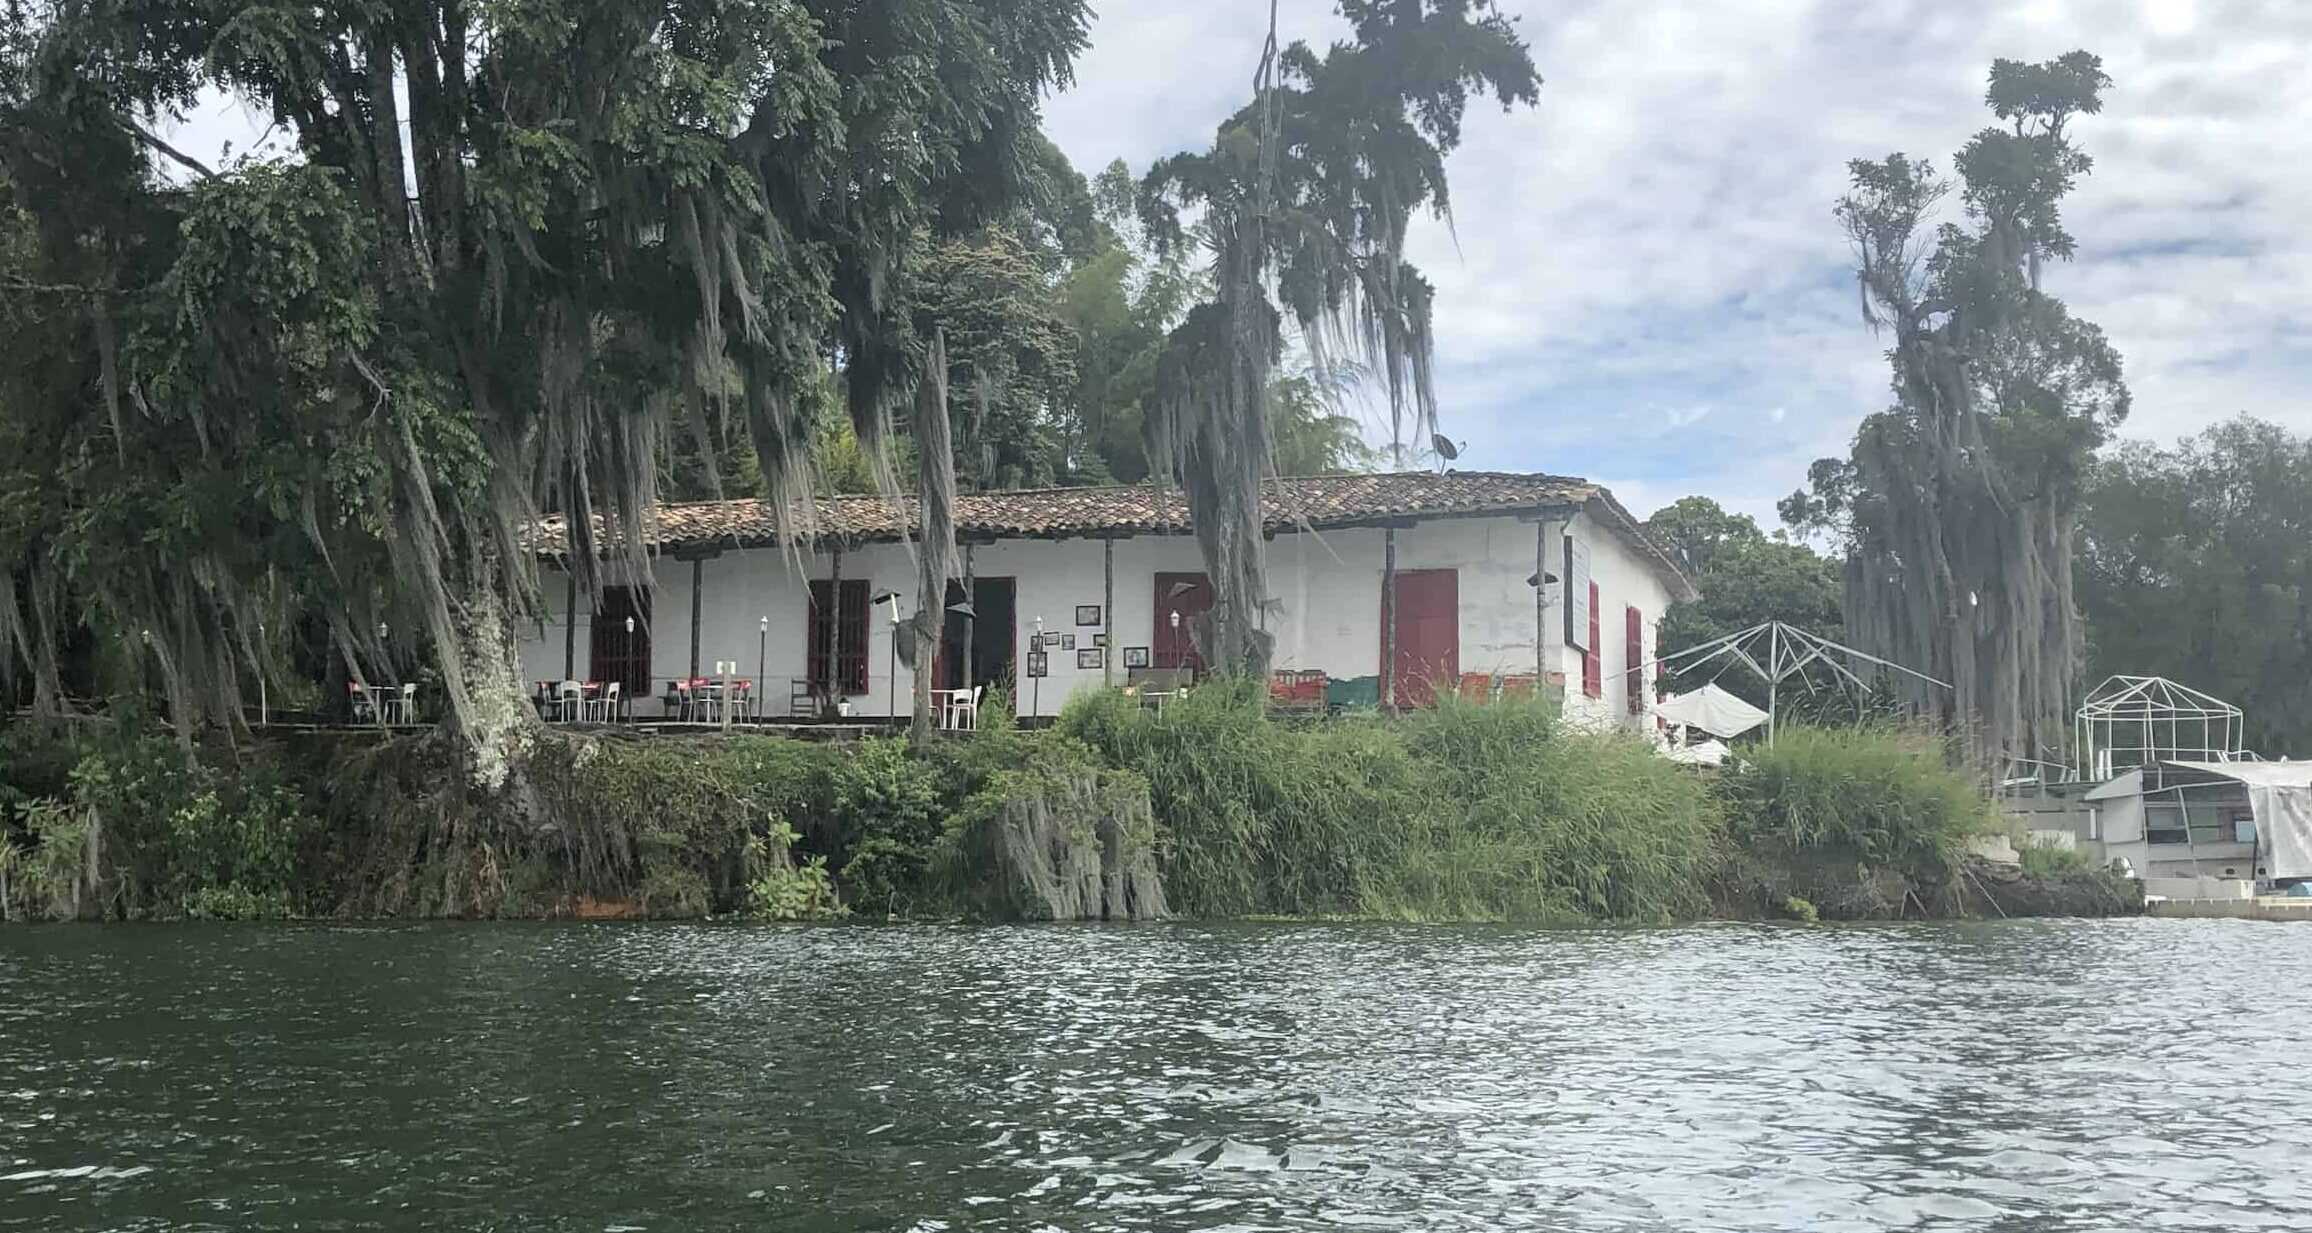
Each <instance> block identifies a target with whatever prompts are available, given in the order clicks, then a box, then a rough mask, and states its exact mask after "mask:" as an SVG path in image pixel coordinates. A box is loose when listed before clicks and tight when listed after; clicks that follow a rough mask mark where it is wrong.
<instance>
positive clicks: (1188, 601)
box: [1150, 574, 1212, 676]
mask: <svg viewBox="0 0 2312 1233" xmlns="http://www.w3.org/2000/svg"><path fill="white" fill-rule="evenodd" d="M1211 610H1212V580H1211V579H1209V578H1207V577H1205V576H1204V575H1202V574H1158V575H1156V637H1155V640H1154V643H1153V645H1154V647H1155V654H1154V656H1153V658H1154V659H1155V661H1156V662H1155V663H1154V664H1152V665H1150V666H1151V667H1156V668H1194V669H1195V670H1196V674H1197V675H1198V676H1202V675H1204V656H1202V655H1200V654H1198V653H1197V651H1196V642H1195V639H1194V638H1193V637H1191V633H1192V631H1193V630H1194V629H1195V626H1196V618H1198V617H1200V616H1203V615H1204V614H1205V613H1207V612H1210V611H1211ZM1175 613H1177V614H1178V615H1179V617H1180V619H1179V620H1178V621H1174V620H1173V619H1172V617H1173V615H1174V614H1175Z"/></svg>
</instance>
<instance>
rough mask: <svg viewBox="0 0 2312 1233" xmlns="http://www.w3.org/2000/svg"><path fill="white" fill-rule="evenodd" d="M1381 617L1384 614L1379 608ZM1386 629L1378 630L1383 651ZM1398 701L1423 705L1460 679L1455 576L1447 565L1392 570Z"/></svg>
mask: <svg viewBox="0 0 2312 1233" xmlns="http://www.w3.org/2000/svg"><path fill="white" fill-rule="evenodd" d="M1383 615H1384V618H1385V617H1386V614H1385V613H1384V614H1383ZM1388 637H1389V631H1388V628H1387V627H1386V626H1385V625H1384V626H1383V628H1382V630H1381V638H1382V641H1383V648H1382V650H1383V653H1384V654H1386V653H1387V646H1386V643H1387V640H1388ZM1394 667H1395V673H1396V680H1397V691H1396V692H1397V697H1396V702H1395V704H1396V705H1398V706H1427V705H1429V704H1430V703H1431V702H1434V701H1436V698H1437V691H1438V690H1439V689H1443V690H1445V691H1446V692H1448V693H1450V692H1452V691H1453V690H1454V688H1455V687H1456V686H1457V685H1458V684H1459V682H1460V679H1461V575H1460V573H1459V571H1456V570H1450V569H1405V570H1399V571H1397V662H1396V664H1395V666H1394Z"/></svg>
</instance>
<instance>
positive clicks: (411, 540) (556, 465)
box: [0, 0, 1090, 765]
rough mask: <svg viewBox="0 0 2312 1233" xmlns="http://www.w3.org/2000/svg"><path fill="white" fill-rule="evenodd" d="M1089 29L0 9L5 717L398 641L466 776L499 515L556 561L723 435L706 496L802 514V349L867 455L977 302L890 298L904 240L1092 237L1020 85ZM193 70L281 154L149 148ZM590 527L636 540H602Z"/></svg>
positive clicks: (580, 553)
mask: <svg viewBox="0 0 2312 1233" xmlns="http://www.w3.org/2000/svg"><path fill="white" fill-rule="evenodd" d="M1089 19H1090V12H1089V9H1088V8H1087V6H1086V5H1085V4H1084V3H1083V0H890V2H887V3H877V4H872V5H859V4H852V3H847V2H839V0H731V2H730V3H718V4H710V5H698V4H687V3H662V2H657V0H614V2H612V3H592V2H589V3H572V2H570V0H539V2H537V3H525V4H518V5H481V6H476V5H473V4H468V3H464V2H463V0H457V2H451V0H420V2H414V3H402V4H395V5H353V6H338V7H327V8H319V9H312V10H290V9H283V8H267V7H263V6H257V7H252V6H248V5H216V4H208V3H195V2H191V0H155V2H154V3H146V4H139V5H135V6H127V7H124V6H119V5H105V4H98V5H84V4H36V5H33V6H30V7H29V8H24V9H21V11H19V10H18V9H16V8H12V9H11V10H10V19H9V20H8V21H7V22H6V23H5V36H4V37H0V258H4V260H0V276H4V277H5V280H6V281H5V285H4V289H0V325H4V326H6V327H7V329H8V331H9V334H10V337H11V338H12V339H13V340H15V342H16V344H17V345H15V346H12V347H11V348H10V349H9V350H8V352H7V353H6V354H5V356H0V578H5V579H6V582H5V583H0V643H5V645H6V647H7V651H8V653H7V654H6V655H5V656H0V669H7V670H13V669H18V668H28V669H29V670H30V671H29V676H30V678H31V692H32V694H33V696H34V698H35V700H36V701H37V702H38V703H40V705H41V706H42V707H43V709H59V708H61V706H62V702H63V698H64V696H65V695H66V694H67V693H80V694H90V693H96V694H110V693H122V694H140V693H146V692H150V693H153V694H159V695H164V696H165V697H166V699H167V702H168V712H167V713H168V714H169V716H170V718H171V719H172V721H174V722H176V723H179V724H181V725H183V726H184V727H185V728H186V730H187V732H188V733H189V732H190V731H191V730H192V729H194V728H196V727H199V726H201V725H202V724H203V722H204V721H212V720H214V721H222V722H227V723H230V722H235V721H236V720H237V717H238V715H239V714H240V711H241V708H242V704H243V703H244V701H245V697H244V695H245V694H248V693H252V692H254V690H252V689H251V688H250V687H251V686H252V685H253V684H254V682H255V681H256V680H257V679H259V678H260V677H266V678H270V679H273V680H275V681H276V682H277V683H278V681H279V680H280V679H281V678H283V677H286V676H288V675H290V667H291V665H292V664H303V665H306V666H308V667H309V670H310V666H312V665H321V664H343V663H345V662H346V661H347V660H348V659H349V658H350V659H352V660H354V661H357V662H358V663H359V664H360V665H361V667H362V669H363V670H364V671H365V674H366V675H367V676H369V677H370V678H371V679H386V680H399V679H403V675H404V671H403V670H405V669H406V668H407V666H408V663H409V662H410V661H411V660H413V659H417V658H421V657H422V658H425V659H428V660H430V661H431V663H432V665H433V668H434V670H435V671H436V672H437V673H438V674H439V675H440V677H441V678H442V682H443V686H444V688H443V690H442V696H443V697H444V699H445V701H446V702H447V703H448V705H449V709H450V710H451V712H452V713H453V715H454V717H455V718H456V720H457V721H458V724H459V728H460V732H461V735H464V736H466V737H467V738H468V739H470V740H471V741H473V742H474V743H475V745H476V747H482V746H485V745H486V746H488V747H490V749H491V751H492V762H491V765H495V764H496V759H497V757H498V756H499V755H502V754H503V752H504V749H503V746H504V745H506V744H509V743H512V741H513V739H514V738H511V737H510V736H508V735H507V733H506V732H505V730H504V728H505V723H504V721H503V719H502V718H501V716H503V715H506V714H510V713H511V708H509V707H505V706H502V705H498V704H501V703H503V702H504V700H505V697H506V696H507V695H509V694H511V693H512V692H513V691H514V690H515V688H516V686H515V685H514V683H513V681H512V673H511V671H510V670H509V669H510V665H508V664H507V663H506V662H505V658H504V642H503V639H502V638H501V637H499V634H500V631H501V630H502V628H503V626H502V624H501V623H500V620H499V619H498V618H500V617H503V616H506V615H516V616H518V615H521V614H523V613H524V611H525V610H526V608H527V607H528V606H529V604H530V602H531V601H532V600H533V598H534V596H533V595H532V586H533V583H534V576H533V570H532V563H531V562H532V558H531V554H530V553H529V552H528V551H527V550H526V548H525V547H524V546H523V545H522V540H523V532H524V527H525V524H526V523H527V522H528V521H529V520H530V519H531V518H532V517H533V516H534V514H535V513H536V512H537V511H539V510H541V509H544V510H553V511H560V512H565V513H569V514H573V515H577V516H578V517H576V518H575V519H574V523H575V527H576V536H577V538H579V539H580V540H581V541H582V542H580V543H578V544H576V545H574V547H575V548H576V549H577V551H576V552H574V553H573V554H572V557H571V559H572V560H574V561H575V562H576V563H577V564H578V568H579V570H580V572H581V573H582V574H585V575H587V576H585V577H583V578H582V579H581V581H582V582H583V583H585V584H586V585H588V586H591V585H592V584H593V583H594V582H596V581H597V579H596V578H594V577H593V576H591V575H592V571H593V570H594V569H595V567H596V562H597V561H598V559H599V557H600V555H601V554H598V553H597V552H596V551H595V549H596V548H597V547H598V546H599V543H598V541H595V540H594V539H593V538H592V535H593V531H594V527H595V523H594V521H593V517H594V516H599V517H600V518H602V519H603V521H604V523H605V526H604V528H603V529H605V530H611V529H617V530H624V531H628V532H632V531H634V530H635V529H636V528H638V527H639V525H640V520H641V519H642V518H643V517H644V515H645V512H646V509H647V507H648V506H649V504H650V502H651V499H652V498H653V497H654V496H655V495H656V493H657V492H658V491H659V489H658V480H659V478H660V476H661V474H662V472H663V473H665V475H666V478H667V479H668V481H669V483H670V486H671V487H672V488H673V489H674V490H676V491H695V490H697V489H698V488H701V487H704V488H710V489H711V488H713V487H714V486H715V483H714V480H715V478H716V476H717V475H718V473H721V472H723V471H724V469H725V466H726V464H731V457H730V456H731V455H732V454H734V453H735V452H737V451H738V450H740V449H741V448H742V445H741V443H742V442H744V443H745V446H746V447H751V451H752V453H753V455H754V458H755V465H754V467H753V468H752V472H751V473H747V469H746V468H745V467H744V466H743V465H736V464H732V465H730V470H731V471H734V472H737V474H734V475H732V476H731V478H732V479H733V481H734V486H735V487H737V488H738V489H739V490H740V491H748V490H759V491H761V492H763V493H765V494H767V495H772V496H781V497H785V496H802V495H805V494H806V493H807V492H808V491H809V484H810V479H811V476H810V471H811V465H810V463H811V457H810V451H811V447H812V445H813V443H814V439H815V438H816V437H817V436H818V435H819V433H820V432H821V425H822V423H823V420H824V418H825V417H824V416H823V415H822V412H823V411H824V410H825V404H826V402H827V401H830V398H829V396H830V395H831V394H832V392H833V390H832V383H831V376H832V374H831V372H830V369H831V367H832V366H833V364H834V363H836V362H838V360H839V362H840V364H841V373H840V386H841V392H840V397H839V401H840V402H841V403H842V404H843V408H844V411H845V418H846V419H847V420H848V423H849V425H850V427H851V431H852V433H853V434H854V436H855V438H856V440H857V441H858V442H859V443H860V446H861V448H862V449H863V450H864V451H865V452H866V454H867V455H868V456H869V457H874V456H876V455H877V453H878V451H881V450H882V449H883V448H884V447H885V445H886V444H887V441H888V437H889V435H890V428H891V424H892V420H893V415H892V412H893V411H894V409H895V407H897V406H899V405H901V404H902V403H903V402H904V401H905V400H906V399H907V398H908V396H909V395H910V393H911V392H912V389H913V387H914V386H915V385H916V383H917V378H918V376H919V375H920V369H921V366H922V364H923V363H924V354H925V349H924V341H925V340H924V337H923V329H924V328H925V326H926V325H937V324H940V323H939V322H938V321H936V320H934V321H929V322H926V321H925V320H924V318H925V317H927V316H929V317H937V316H938V315H939V313H940V312H941V311H942V310H943V309H945V310H952V311H956V312H961V311H964V310H965V309H967V308H968V307H969V306H970V305H969V304H968V303H967V302H965V301H952V302H949V303H946V304H943V305H934V306H931V307H930V308H929V309H928V311H927V310H926V306H925V305H923V304H918V303H915V302H913V301H912V299H911V297H912V296H913V295H914V294H915V292H916V291H917V290H918V289H920V288H922V287H923V286H924V285H925V284H924V283H922V282H921V281H920V280H917V279H915V278H913V277H912V275H914V274H915V273H916V272H917V269H918V267H919V266H920V265H921V264H922V263H923V262H924V261H926V260H927V259H928V257H927V255H928V254H931V253H933V252H936V251H937V248H938V245H940V244H941V243H942V242H943V241H945V240H948V239H950V238H953V237H958V236H968V235H973V234H976V233H979V232H980V231H981V229H983V228H986V227H988V226H989V225H990V224H992V223H999V222H1002V221H1004V220H1006V219H1007V218H1008V217H1010V216H1011V215H1012V214H1014V213H1015V212H1017V211H1020V210H1023V209H1026V210H1030V211H1033V212H1040V213H1041V214H1042V215H1043V216H1044V217H1045V218H1047V219H1048V220H1049V225H1048V232H1049V234H1050V235H1051V236H1053V237H1054V242H1055V243H1057V244H1058V245H1060V246H1061V248H1062V249H1063V251H1068V252H1081V251H1083V250H1084V249H1085V246H1086V243H1087V241H1086V239H1085V232H1086V230H1087V227H1088V222H1087V220H1086V214H1087V212H1088V208H1089V206H1088V195H1087V194H1086V193H1085V191H1084V190H1083V188H1082V186H1081V185H1080V184H1076V185H1070V184H1069V183H1068V182H1067V180H1068V177H1067V176H1066V175H1059V174H1055V172H1054V169H1053V167H1052V165H1051V155H1052V153H1053V152H1052V150H1051V147H1050V143H1049V142H1047V141H1044V140H1043V139H1042V137H1041V136H1040V134H1038V133H1037V132H1036V110H1037V106H1038V101H1039V99H1040V97H1041V96H1042V95H1043V93H1044V92H1045V91H1047V90H1049V89H1051V88H1054V87H1056V86H1058V85H1061V84H1063V83H1064V82H1065V81H1066V80H1067V79H1068V76H1069V72H1070V68H1069V66H1070V62H1071V61H1072V59H1073V58H1074V56H1075V55H1076V54H1077V53H1078V52H1079V51H1080V50H1081V49H1082V48H1083V46H1084V44H1085V38H1086V27H1087V23H1088V22H1089ZM207 90H224V91H227V92H229V93H231V94H233V95H234V96H235V97H236V98H237V99H238V101H239V102H240V103H242V104H243V105H244V106H245V107H246V108H247V109H248V110H249V111H250V112H251V113H252V114H255V115H258V116H261V117H262V118H263V119H264V120H266V121H267V122H268V129H269V131H274V132H278V133H279V134H280V143H279V148H280V149H282V150H286V151H293V153H290V154H284V155H275V154H273V153H271V152H269V151H263V152H259V153H257V154H255V155H253V156H248V157H244V158H240V159H236V160H234V161H232V162H230V163H228V164H226V165H224V166H221V167H217V168H210V167H206V166H201V165H199V164H197V163H196V162H195V161H194V160H191V159H188V158H185V157H184V156H182V155H181V154H178V153H175V152H173V151H171V150H169V149H168V148H167V147H166V146H165V145H164V144H163V143H162V142H160V141H159V140H158V139H157V138H155V137H154V136H153V135H152V134H151V133H150V131H149V130H148V129H147V127H146V126H147V125H148V124H149V123H151V122H152V121H153V119H154V117H156V116H166V115H169V114H172V113H176V112H179V111H181V110H182V109H183V108H185V107H187V106H189V105H191V104H192V103H193V101H194V100H195V99H196V98H198V97H199V96H200V95H201V94H202V92H204V91H207ZM405 168H406V169H407V170H406V172H405V170H404V169H405ZM1039 276H1040V275H1039ZM982 358H983V359H985V358H986V357H984V356H983V357H982ZM1014 368H1015V369H1017V370H1019V371H1017V372H1015V373H1013V374H1011V375H1018V376H1021V377H1022V388H1023V389H1024V388H1025V384H1026V381H1025V373H1024V368H1023V367H1022V366H1019V365H1015V366H1014ZM1052 380H1053V382H1054V383H1056V384H1064V383H1065V380H1066V378H1065V374H1064V373H1055V374H1054V375H1053V377H1052ZM677 425H682V426H684V427H686V428H687V430H688V434H689V436H690V438H691V440H690V442H689V445H688V447H687V448H688V451H689V453H688V456H686V457H683V458H679V459H677V458H675V457H673V455H675V454H676V453H678V452H679V451H677V450H676V448H675V445H676V443H675V441H674V437H675V432H676V427H677ZM24 492H29V493H32V494H36V495H37V498H38V499H37V500H26V499H23V496H22V495H21V494H22V493H24ZM615 538H617V539H619V540H621V541H622V542H623V544H624V546H625V550H626V551H628V552H630V553H632V554H636V556H635V562H634V563H635V564H638V565H639V564H640V561H639V554H640V552H641V551H642V548H641V544H642V540H641V537H640V536H639V535H638V534H626V535H623V536H618V537H615ZM305 614H325V615H320V616H314V617H310V618H308V617H307V616H306V615H305ZM381 624H383V625H386V626H387V627H389V628H390V629H391V630H393V631H396V632H395V634H394V635H393V637H394V638H395V639H396V645H391V646H389V645H387V644H386V643H387V636H386V635H376V636H372V635H371V634H370V633H369V632H368V631H371V630H375V629H377V628H378V627H379V626H380V625H381ZM84 630H85V631H86V632H87V633H89V634H92V635H93V636H94V642H95V643H96V644H97V645H98V646H101V647H107V648H112V647H121V646H127V647H129V648H131V649H130V650H129V652H128V653H127V654H124V655H121V656H120V657H119V658H120V659H122V660H123V661H125V662H123V663H121V664H120V665H118V667H119V671H117V672H115V673H114V674H112V679H108V680H99V679H95V678H96V676H97V674H95V673H91V672H87V671H85V667H86V665H84V664H82V663H78V662H74V661H73V657H72V656H71V655H69V654H68V653H67V648H68V647H69V646H70V645H71V644H72V643H73V642H74V640H75V636H76V635H78V634H80V633H81V632H82V631H84ZM145 648H149V650H147V649H145ZM68 678H71V679H68ZM18 679H19V680H21V677H19V678H18ZM188 739H189V738H188Z"/></svg>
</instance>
